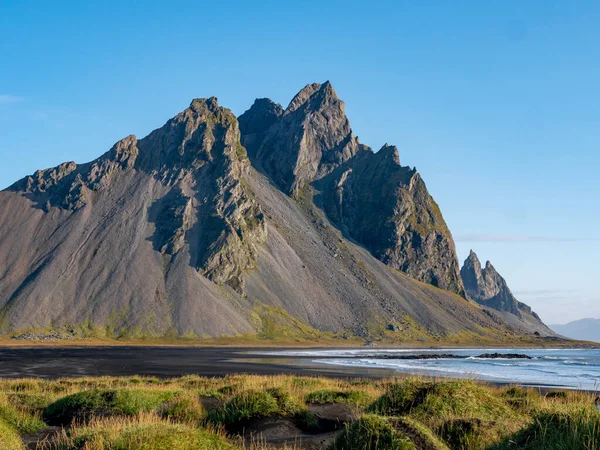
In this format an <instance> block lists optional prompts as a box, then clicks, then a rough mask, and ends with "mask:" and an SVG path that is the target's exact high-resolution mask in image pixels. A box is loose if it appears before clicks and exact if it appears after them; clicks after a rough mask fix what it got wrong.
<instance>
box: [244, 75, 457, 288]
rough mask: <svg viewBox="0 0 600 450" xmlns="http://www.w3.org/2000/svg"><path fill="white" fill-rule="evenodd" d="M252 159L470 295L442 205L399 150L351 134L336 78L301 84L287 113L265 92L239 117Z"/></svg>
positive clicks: (393, 257) (338, 218) (391, 260)
mask: <svg viewBox="0 0 600 450" xmlns="http://www.w3.org/2000/svg"><path fill="white" fill-rule="evenodd" d="M239 120H240V128H241V130H242V142H243V143H244V145H247V146H248V148H249V149H252V150H251V151H250V150H249V154H250V155H251V159H252V162H253V164H256V166H257V167H259V168H260V169H262V170H263V171H264V172H265V173H266V174H267V175H268V176H269V177H270V178H271V179H272V180H273V182H274V183H276V184H277V185H278V186H279V187H280V188H281V189H282V190H283V191H284V192H286V193H288V194H290V195H291V196H292V197H295V198H298V197H299V196H301V195H306V193H307V189H308V188H309V187H314V188H316V190H317V191H318V195H317V196H316V198H315V201H316V202H317V204H318V205H319V206H320V207H321V208H323V210H324V211H325V212H326V213H327V215H328V217H329V218H330V220H332V221H333V222H334V223H335V225H336V226H338V227H339V228H340V229H341V230H342V231H343V232H344V234H345V235H346V236H347V237H349V238H352V239H353V240H356V241H358V242H359V243H361V244H362V245H364V246H365V247H366V248H368V249H369V251H371V253H372V254H373V255H374V256H375V257H377V258H378V259H380V260H381V261H383V262H384V263H385V264H387V265H389V266H390V267H393V268H394V269H397V270H401V271H403V272H405V273H407V274H408V275H410V276H412V277H414V278H416V279H418V280H420V281H423V282H426V283H429V284H432V285H434V286H437V287H440V288H442V289H446V290H449V291H452V292H455V293H458V294H460V295H464V290H463V286H462V280H461V278H460V274H459V265H458V259H457V257H456V251H455V248H454V242H453V240H452V236H451V234H450V231H449V230H448V227H447V226H446V223H445V221H444V219H443V217H442V214H441V212H440V209H439V207H438V206H437V204H436V203H435V201H434V200H433V198H432V197H431V196H430V195H429V193H428V191H427V188H426V186H425V183H424V182H423V180H422V179H421V177H420V176H419V174H418V173H417V172H416V170H414V169H410V168H408V167H403V166H401V164H400V158H399V155H398V150H397V149H396V147H393V146H387V145H386V146H384V147H383V148H382V149H381V150H379V151H378V152H377V153H375V152H373V151H372V150H371V149H370V148H369V147H367V146H365V145H362V144H360V143H359V141H358V139H357V138H356V137H355V136H354V135H353V133H352V129H351V128H350V123H349V121H348V118H347V117H346V115H345V113H344V103H343V102H342V101H341V100H340V99H339V98H338V96H337V94H336V92H335V91H334V89H333V87H332V86H331V84H330V83H328V82H327V83H325V84H323V85H320V84H311V85H308V86H306V87H305V88H304V89H303V90H301V91H300V92H299V93H298V94H297V95H296V96H295V97H294V99H293V100H292V101H291V102H290V104H289V106H288V107H287V108H286V109H285V111H284V112H283V113H282V112H281V108H280V107H279V105H275V104H274V103H273V102H271V101H268V100H265V99H262V100H257V101H256V102H255V104H254V105H253V106H252V107H251V108H250V109H249V110H248V111H246V112H245V113H244V114H243V115H242V116H240V118H239Z"/></svg>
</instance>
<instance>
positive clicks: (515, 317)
mask: <svg viewBox="0 0 600 450" xmlns="http://www.w3.org/2000/svg"><path fill="white" fill-rule="evenodd" d="M460 275H461V277H462V280H463V283H464V286H465V291H466V294H467V297H468V298H470V299H472V300H474V301H476V302H477V303H479V304H480V305H482V306H485V307H488V308H491V309H494V310H496V311H497V312H499V313H500V314H501V315H502V318H503V319H504V320H506V321H507V322H508V323H510V324H511V325H513V326H516V327H519V328H523V329H525V330H528V331H531V332H538V333H540V334H543V335H544V336H547V335H552V334H553V333H552V331H551V330H550V329H549V328H548V327H547V326H546V325H544V323H543V322H542V320H541V319H540V317H539V316H538V315H537V314H536V313H535V312H534V311H532V310H531V307H530V306H528V305H526V304H525V303H521V302H520V301H518V300H517V299H516V298H515V296H514V295H513V294H512V292H511V291H510V289H509V287H508V284H507V283H506V280H505V279H504V278H502V276H501V275H500V274H499V273H498V272H497V271H496V269H495V268H494V266H493V265H492V263H490V262H489V261H487V262H486V263H485V267H482V266H481V263H480V262H479V258H478V257H477V254H476V253H475V252H474V251H473V250H471V251H470V253H469V256H468V257H467V259H465V262H464V264H463V266H462V268H461V269H460Z"/></svg>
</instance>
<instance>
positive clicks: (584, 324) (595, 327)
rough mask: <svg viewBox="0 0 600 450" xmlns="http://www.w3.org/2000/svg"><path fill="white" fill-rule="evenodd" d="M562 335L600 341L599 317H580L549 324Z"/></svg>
mask: <svg viewBox="0 0 600 450" xmlns="http://www.w3.org/2000/svg"><path fill="white" fill-rule="evenodd" d="M550 328H552V329H553V330H554V331H556V332H557V333H558V334H561V335H563V336H566V337H569V338H572V339H580V340H584V341H595V342H600V319H581V320H575V321H573V322H569V323H567V324H565V325H550Z"/></svg>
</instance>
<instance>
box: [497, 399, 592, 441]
mask: <svg viewBox="0 0 600 450" xmlns="http://www.w3.org/2000/svg"><path fill="white" fill-rule="evenodd" d="M489 448H490V449H493V450H504V449H519V450H539V449H544V450H570V449H585V450H594V449H600V412H599V411H598V410H597V409H596V408H594V407H593V406H585V407H573V406H569V407H566V408H562V409H559V410H554V411H553V410H545V411H540V412H539V413H538V414H536V416H535V418H534V421H533V423H532V424H531V425H529V426H528V427H526V428H524V429H522V430H520V431H518V432H517V433H515V434H514V435H512V436H510V437H507V438H506V439H505V440H504V441H503V442H502V443H500V444H498V445H496V446H494V447H489Z"/></svg>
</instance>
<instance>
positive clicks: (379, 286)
mask: <svg viewBox="0 0 600 450" xmlns="http://www.w3.org/2000/svg"><path fill="white" fill-rule="evenodd" d="M0 211H2V214H0V261H2V262H3V264H2V267H0V332H8V331H12V330H18V329H25V328H48V327H56V326H61V325H69V326H77V327H88V328H92V329H94V330H103V331H104V332H105V333H106V334H107V335H109V336H128V335H131V336H146V335H151V336H160V335H164V334H169V335H180V336H207V337H219V336H235V335H240V334H249V335H259V336H263V337H266V338H278V337H285V338H288V339H292V338H294V337H296V336H314V335H317V334H318V333H319V332H330V333H335V334H336V335H337V336H340V337H346V336H359V337H364V338H377V337H390V338H394V339H396V340H399V341H402V340H407V341H409V340H412V341H415V340H419V341H432V342H433V341H436V340H440V339H456V342H459V341H461V340H462V341H465V340H468V341H470V342H479V341H482V342H483V341H492V340H493V341H499V340H504V339H517V340H519V339H522V338H524V337H528V338H532V336H533V333H536V334H539V335H542V336H546V335H553V332H552V331H551V330H549V329H547V328H546V327H545V326H544V325H543V324H542V322H541V321H540V320H539V318H538V317H537V315H535V314H534V313H533V312H532V311H531V309H530V308H529V307H527V306H526V305H524V304H522V303H520V302H517V301H516V299H514V297H513V296H512V294H511V293H510V290H509V289H508V287H507V286H506V283H505V281H504V279H502V277H500V276H499V275H498V274H497V273H496V272H495V270H494V269H493V267H492V266H491V265H490V264H488V265H486V267H485V268H484V269H483V270H482V268H481V265H480V264H479V261H478V259H477V257H476V255H475V254H474V253H472V254H471V255H470V257H469V259H467V261H466V262H465V267H463V270H462V272H461V270H460V269H459V263H458V259H457V256H456V251H455V246H454V241H453V239H452V235H451V233H450V231H449V229H448V227H447V226H446V222H445V221H444V219H443V217H442V213H441V211H440V208H439V207H438V205H437V204H436V202H435V201H434V199H433V198H432V197H431V195H430V194H429V192H428V191H427V188H426V185H425V182H424V181H423V179H422V178H421V176H420V175H419V173H418V172H417V171H416V169H414V168H412V169H411V168H410V167H407V166H402V165H401V163H400V156H399V154H398V150H397V148H396V147H394V146H389V145H387V144H386V145H385V146H383V147H382V148H381V149H380V150H379V151H377V152H374V151H373V150H372V149H371V148H369V147H367V146H365V145H363V144H362V143H360V142H359V140H358V138H357V137H355V136H354V134H353V133H352V129H351V128H350V123H349V121H348V118H347V117H346V115H345V112H344V103H343V102H342V101H341V100H340V99H339V98H338V96H337V94H336V92H335V90H334V89H333V87H332V86H331V84H330V83H329V82H326V83H324V84H317V83H315V84H309V85H307V86H306V87H304V88H303V89H302V90H301V91H300V92H299V93H298V94H297V95H296V96H295V97H294V98H293V99H292V101H291V102H290V104H289V105H288V106H287V107H286V108H285V109H284V108H283V107H282V106H280V105H278V104H276V103H274V102H273V101H271V100H269V99H258V100H256V101H255V103H254V104H253V105H252V107H251V108H250V109H248V111H246V112H245V113H244V114H242V115H241V116H240V117H239V118H236V117H235V116H234V115H233V113H232V112H231V111H230V110H228V109H226V108H223V107H222V106H220V105H219V104H218V102H217V99H216V98H214V97H212V98H208V99H206V98H203V99H195V100H193V101H192V102H191V104H190V106H189V107H188V108H187V109H185V110H184V111H183V112H181V113H179V114H177V115H176V116H175V117H174V118H172V119H170V120H169V121H168V122H167V123H166V124H165V125H164V126H162V127H161V128H159V129H157V130H155V131H153V132H152V133H150V134H149V135H148V136H146V137H145V138H143V139H137V138H136V137H135V136H133V135H131V136H128V137H126V138H124V139H122V140H120V141H119V142H117V143H116V144H115V145H114V146H113V147H112V148H111V149H110V150H109V151H108V152H107V153H105V154H104V155H103V156H101V157H100V158H98V159H96V160H94V161H92V162H89V163H86V164H76V163H74V162H67V163H64V164H61V165H59V166H57V167H55V168H51V169H46V170H39V171H37V172H35V173H34V174H33V175H31V176H28V177H26V178H24V179H22V180H20V181H18V182H16V183H15V184H14V185H13V186H11V187H10V188H8V189H6V190H5V191H2V192H0ZM465 287H466V288H467V290H466V292H465Z"/></svg>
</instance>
